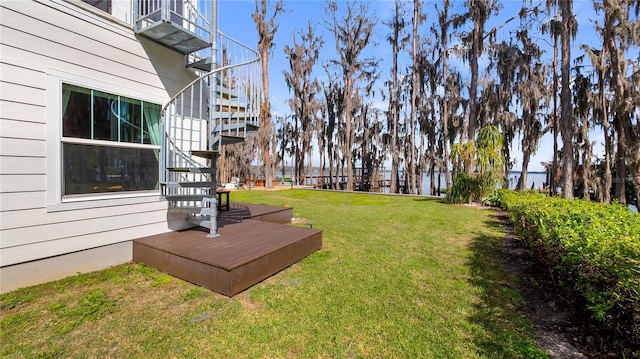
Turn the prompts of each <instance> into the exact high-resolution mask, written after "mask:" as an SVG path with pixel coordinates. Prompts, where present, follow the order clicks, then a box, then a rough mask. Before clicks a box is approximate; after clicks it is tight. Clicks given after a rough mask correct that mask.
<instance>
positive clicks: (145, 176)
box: [62, 143, 159, 196]
mask: <svg viewBox="0 0 640 359" xmlns="http://www.w3.org/2000/svg"><path fill="white" fill-rule="evenodd" d="M62 153H63V163H64V168H63V178H64V182H63V184H64V188H63V193H64V194H65V195H66V196H69V195H78V194H88V193H102V192H122V191H145V190H155V189H158V175H159V174H158V159H157V150H153V149H144V148H126V147H109V146H94V145H79V144H72V143H64V144H63V146H62Z"/></svg>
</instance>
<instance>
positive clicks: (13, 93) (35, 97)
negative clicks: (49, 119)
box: [0, 82, 45, 105]
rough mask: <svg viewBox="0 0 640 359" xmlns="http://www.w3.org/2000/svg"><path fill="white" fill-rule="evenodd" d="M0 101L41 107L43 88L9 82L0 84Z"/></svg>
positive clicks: (43, 95) (43, 96)
mask: <svg viewBox="0 0 640 359" xmlns="http://www.w3.org/2000/svg"><path fill="white" fill-rule="evenodd" d="M42 85H44V83H43V84H42ZM0 100H5V101H13V102H20V103H27V104H31V105H42V104H44V100H45V91H44V86H43V87H42V88H35V87H28V86H22V85H18V84H13V83H10V82H0Z"/></svg>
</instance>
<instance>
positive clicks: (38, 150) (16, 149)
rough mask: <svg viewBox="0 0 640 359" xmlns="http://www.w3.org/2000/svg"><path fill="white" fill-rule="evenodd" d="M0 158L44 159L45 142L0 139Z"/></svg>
mask: <svg viewBox="0 0 640 359" xmlns="http://www.w3.org/2000/svg"><path fill="white" fill-rule="evenodd" d="M0 155H1V156H26V157H45V156H46V142H45V141H41V140H30V139H24V138H20V139H18V138H2V139H0Z"/></svg>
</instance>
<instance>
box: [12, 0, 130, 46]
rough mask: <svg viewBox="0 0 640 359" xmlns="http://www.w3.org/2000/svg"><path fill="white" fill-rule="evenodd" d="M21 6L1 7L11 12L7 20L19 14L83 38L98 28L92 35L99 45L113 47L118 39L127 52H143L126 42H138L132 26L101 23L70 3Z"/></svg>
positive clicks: (93, 16) (27, 4) (17, 2)
mask: <svg viewBox="0 0 640 359" xmlns="http://www.w3.org/2000/svg"><path fill="white" fill-rule="evenodd" d="M118 1H119V0H118ZM56 2H57V3H56ZM19 3H20V1H3V2H2V3H1V7H4V8H5V9H6V10H8V11H7V12H6V13H5V15H3V20H4V17H5V16H8V15H11V16H15V15H14V14H13V13H12V12H17V13H20V14H23V15H25V16H28V17H33V18H35V19H39V20H41V21H43V22H46V23H48V24H51V25H53V26H57V27H60V28H63V29H69V30H70V31H73V32H76V33H80V34H82V33H83V31H84V30H86V28H87V27H89V26H97V27H99V28H100V31H96V32H95V33H93V34H91V36H92V37H93V38H95V39H96V40H97V41H100V42H103V43H107V44H108V43H113V42H114V39H116V40H119V41H122V42H123V50H126V51H130V52H135V51H136V50H139V48H138V47H136V46H135V45H134V43H133V42H131V43H126V42H124V41H123V40H124V39H128V40H135V35H134V34H133V27H132V26H130V25H126V26H123V25H122V24H120V23H115V22H112V21H109V20H106V19H100V18H98V17H96V16H95V15H94V14H91V13H89V12H87V11H85V10H84V9H81V8H80V7H79V6H76V5H75V4H72V3H70V2H64V1H63V2H60V1H55V2H54V1H51V0H44V1H40V2H36V1H29V2H28V3H27V1H24V3H23V4H19ZM127 44H129V46H126V45H127Z"/></svg>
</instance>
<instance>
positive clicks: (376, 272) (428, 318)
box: [0, 190, 546, 358]
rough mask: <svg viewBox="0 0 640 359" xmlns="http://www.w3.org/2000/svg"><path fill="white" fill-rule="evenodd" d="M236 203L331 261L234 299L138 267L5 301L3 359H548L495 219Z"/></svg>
mask: <svg viewBox="0 0 640 359" xmlns="http://www.w3.org/2000/svg"><path fill="white" fill-rule="evenodd" d="M231 200H232V201H240V202H253V203H263V204H270V205H284V206H292V207H294V216H295V217H301V218H305V219H306V220H307V222H310V223H312V224H313V228H319V229H322V230H323V248H322V249H321V250H320V251H318V252H315V253H314V254H312V255H310V256H309V257H307V258H305V259H303V260H302V261H300V262H298V263H297V264H294V265H293V266H291V267H290V268H287V269H285V270H284V271H282V272H280V273H278V274H276V275H275V276H273V277H271V278H269V279H267V280H265V281H264V282H262V283H259V284H258V285H256V286H254V287H252V288H250V289H248V290H246V291H244V292H242V293H240V294H238V295H237V296H235V297H234V298H227V297H224V296H222V295H219V294H216V293H213V292H211V291H209V290H206V289H203V288H200V287H197V286H194V285H192V284H190V283H187V282H184V281H182V280H179V279H176V278H173V277H170V276H168V275H166V274H163V273H160V272H158V271H156V270H154V269H152V268H149V267H145V266H142V265H138V264H127V265H122V266H118V267H114V268H111V269H108V270H105V271H101V272H96V273H90V274H83V275H78V276H74V277H70V278H67V279H64V280H61V281H57V282H53V283H47V284H44V285H40V286H36V287H30V288H26V289H22V290H18V291H15V292H11V293H7V294H4V295H2V296H0V323H1V331H2V332H1V337H0V347H1V350H2V357H3V358H17V357H40V358H45V357H65V358H66V357H121V358H133V357H140V358H142V357H144V358H170V357H180V358H191V357H193V358H202V357H208V358H243V357H246V358H262V357H269V358H298V357H313V358H316V357H328V358H351V357H368V358H380V357H389V358H400V357H402V358H404V357H422V358H544V357H546V356H545V354H544V353H543V352H542V351H540V350H539V349H538V348H536V347H535V345H534V344H533V342H532V333H531V332H532V330H531V328H530V325H529V324H528V323H527V321H526V320H525V319H523V317H522V316H521V315H520V313H518V308H519V306H521V305H522V299H521V297H520V296H519V294H518V292H517V291H515V290H514V289H513V288H515V285H514V283H515V279H514V278H511V277H509V275H508V274H507V273H506V271H505V269H504V260H503V257H502V252H501V237H502V232H501V229H500V227H499V226H498V224H497V222H496V221H495V220H494V218H493V212H492V211H491V210H481V209H477V208H470V207H466V206H453V205H447V204H444V203H442V202H441V201H439V200H437V199H427V198H418V197H399V196H384V195H371V194H353V193H337V192H324V191H309V190H283V191H255V190H254V191H238V192H233V193H232V195H231ZM214 240H215V239H214Z"/></svg>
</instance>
